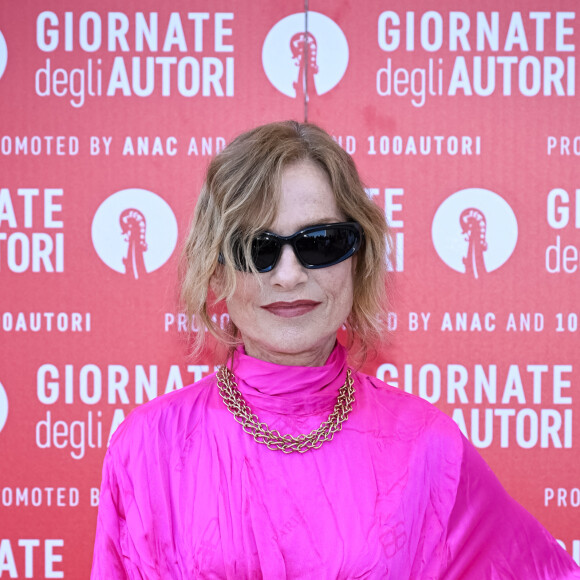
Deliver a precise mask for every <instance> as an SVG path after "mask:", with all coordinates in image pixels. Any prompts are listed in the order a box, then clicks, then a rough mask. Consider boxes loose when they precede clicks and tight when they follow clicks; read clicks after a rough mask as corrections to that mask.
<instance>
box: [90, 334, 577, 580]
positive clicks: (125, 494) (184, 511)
mask: <svg viewBox="0 0 580 580" xmlns="http://www.w3.org/2000/svg"><path fill="white" fill-rule="evenodd" d="M233 371H234V373H235V375H236V378H237V382H238V386H239V388H240V390H241V391H242V393H243V395H244V397H245V399H246V401H247V402H248V404H249V405H250V407H251V408H252V410H253V411H254V412H255V413H256V414H257V415H258V417H259V418H260V419H261V420H262V421H264V422H266V423H267V424H268V425H269V426H270V427H271V428H276V429H278V430H279V431H280V432H281V433H291V434H299V433H308V432H310V431H311V430H312V429H315V428H317V427H318V426H319V425H320V423H321V422H322V421H324V420H326V418H327V417H328V415H329V413H330V411H331V410H332V408H333V406H334V404H335V402H336V397H337V393H338V389H339V387H340V386H341V385H342V384H343V383H344V381H345V376H346V352H345V350H344V348H343V347H341V346H338V345H337V347H336V348H335V349H334V351H333V352H332V354H331V356H330V358H329V359H328V361H327V363H326V364H325V365H324V366H322V367H285V366H279V365H275V364H272V363H267V362H264V361H260V360H256V359H253V358H251V357H249V356H247V355H245V354H244V353H243V350H241V349H240V350H238V351H237V352H236V355H235V358H234V363H233ZM353 376H354V381H355V383H354V386H355V389H356V393H355V403H354V405H353V410H352V412H351V414H350V416H349V419H348V421H347V422H346V423H344V428H343V430H342V431H341V432H339V433H337V434H336V435H335V438H334V440H333V441H330V442H327V443H324V444H323V446H322V447H321V448H320V449H317V450H313V451H308V452H306V453H304V454H299V453H292V454H288V455H287V454H284V453H282V452H280V451H272V450H270V449H268V448H267V447H266V446H265V445H260V444H258V443H256V442H255V441H254V440H253V439H252V437H251V436H250V435H248V434H247V433H245V432H244V431H243V430H242V427H241V426H240V425H239V424H238V423H237V422H236V421H235V420H234V418H233V416H232V415H231V414H230V412H229V411H228V409H227V408H226V407H225V405H224V403H223V402H222V400H221V397H220V395H219V392H218V389H217V386H216V379H215V376H214V375H212V376H208V377H207V378H205V379H203V380H202V381H199V382H198V383H195V384H193V385H190V386H188V387H185V388H184V389H182V390H180V391H176V392H173V393H170V394H168V395H165V396H163V397H160V398H158V399H155V400H154V401H151V402H150V403H147V404H145V405H143V406H141V407H138V408H137V409H135V410H134V411H133V412H132V413H131V414H130V416H129V417H127V419H126V420H125V421H124V422H123V423H122V424H121V426H120V427H119V428H118V430H117V432H116V433H115V435H114V437H113V440H112V442H111V445H110V447H109V450H108V452H107V455H106V458H105V464H104V468H103V483H102V489H101V499H100V506H99V517H98V527H97V537H96V542H95V552H94V560H93V569H92V576H91V577H92V578H93V579H103V580H114V579H117V578H131V579H136V578H140V579H141V578H147V579H153V578H160V579H161V578H162V579H164V580H167V579H174V578H175V579H177V578H180V579H185V578H187V579H189V578H220V579H221V578H228V579H236V580H239V579H249V578H252V579H254V578H256V579H257V578H264V579H268V580H280V579H284V578H292V579H294V578H296V579H316V580H321V579H326V578H328V579H333V580H335V579H337V578H341V579H353V578H361V579H362V578H369V579H370V578H388V579H392V580H403V579H407V578H416V579H420V580H427V579H430V578H445V579H451V578H453V579H473V580H482V579H498V580H499V579H501V580H505V579H510V578H513V579H516V578H517V579H526V580H531V579H539V578H542V579H546V580H548V579H550V580H555V579H563V578H580V569H579V568H578V567H577V566H576V564H575V563H574V562H573V560H572V559H571V558H570V556H568V554H567V553H566V552H565V551H564V550H563V549H562V548H561V547H560V546H559V545H558V544H557V543H556V541H555V540H554V539H553V538H552V536H550V534H549V533H548V532H547V531H546V530H545V529H544V528H543V527H542V526H541V525H540V524H539V523H538V522H537V521H536V520H535V519H534V518H533V517H532V516H531V515H530V514H528V513H527V512H526V511H525V510H524V509H523V508H522V507H520V506H519V504H517V503H516V502H515V501H514V500H512V499H511V498H510V497H509V496H508V495H507V494H506V492H505V491H504V490H503V488H502V487H501V485H500V484H499V482H498V481H497V479H496V478H495V476H494V475H493V473H492V472H491V470H490V469H489V467H488V466H487V465H486V463H485V462H484V461H483V460H482V459H481V458H480V457H479V455H478V453H477V452H476V451H475V449H474V448H473V447H472V446H471V444H470V443H468V442H467V441H466V440H465V439H464V438H463V436H462V435H461V433H460V431H459V430H458V428H457V426H456V425H455V423H454V422H453V421H452V420H451V419H449V418H448V417H447V416H446V415H445V414H444V413H442V412H440V411H439V410H437V409H436V408H435V407H433V406H432V405H430V404H429V403H427V402H425V401H423V400H421V399H419V398H417V397H414V396H412V395H408V394H406V393H404V392H402V391H399V390H398V389H396V388H393V387H390V386H388V385H385V384H384V383H382V382H381V381H379V380H377V379H376V378H374V377H370V376H367V375H364V374H362V373H354V375H353Z"/></svg>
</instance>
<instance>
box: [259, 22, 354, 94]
mask: <svg viewBox="0 0 580 580" xmlns="http://www.w3.org/2000/svg"><path fill="white" fill-rule="evenodd" d="M347 65H348V42H347V41H346V37H345V36H344V34H343V32H342V30H341V29H340V28H339V26H338V25H337V24H336V23H335V22H334V21H333V20H331V19H330V18H328V16H325V15H324V14H320V13H319V12H308V16H306V14H305V13H304V12H298V13H296V14H291V15H290V16H286V18H283V19H282V20H280V21H279V22H278V23H277V24H275V25H274V26H273V27H272V28H271V30H270V32H268V35H267V36H266V40H264V45H263V47H262V66H263V67H264V72H265V73H266V76H267V77H268V79H269V81H270V82H271V83H272V84H273V85H274V87H276V88H277V89H278V90H279V91H280V92H281V93H284V94H285V95H287V96H288V97H293V98H304V97H305V96H306V95H312V94H317V95H323V94H324V93H327V92H328V91H330V90H331V89H333V88H334V87H335V86H336V85H337V84H338V83H339V82H340V79H342V77H343V76H344V73H345V72H346V67H347Z"/></svg>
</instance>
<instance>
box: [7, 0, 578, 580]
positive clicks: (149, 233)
mask: <svg viewBox="0 0 580 580" xmlns="http://www.w3.org/2000/svg"><path fill="white" fill-rule="evenodd" d="M161 6H162V5H161V3H159V2H153V1H151V0H141V1H140V2H123V3H119V2H113V1H112V0H101V1H99V2H94V1H92V0H77V1H74V2H73V1H71V0H52V1H51V0H48V1H43V2H40V1H38V0H27V1H23V2H18V3H16V2H3V3H2V4H1V6H0V103H1V105H2V106H1V111H0V115H1V120H2V122H1V125H0V361H1V362H0V458H1V466H2V467H1V470H0V578H2V579H4V578H71V579H76V578H87V577H88V575H89V571H90V566H91V559H92V543H93V539H94V528H95V522H96V514H97V507H98V503H99V485H100V478H101V464H102V460H103V457H104V454H105V450H106V447H107V443H108V441H109V438H110V436H111V434H112V433H113V432H114V430H115V429H116V428H117V426H118V425H119V423H120V422H121V421H122V420H123V419H124V417H126V416H127V414H128V413H129V412H130V410H131V409H132V408H134V407H135V406H136V405H139V404H141V403H144V402H146V401H148V400H150V399H152V398H154V397H156V396H159V395H162V394H164V393H167V392H170V391H173V390H175V389H180V388H182V387H183V386H184V385H188V384H190V383H192V382H195V381H197V380H199V379H200V378H202V377H204V376H206V375H207V374H208V373H211V372H213V371H214V367H215V365H216V364H218V363H219V362H220V361H219V360H217V358H216V357H215V355H213V354H212V352H211V350H208V351H207V352H205V353H204V354H203V355H201V356H200V357H198V358H195V359H193V358H191V357H188V335H189V333H197V332H204V329H203V328H200V326H199V325H198V324H197V322H196V320H190V319H188V318H187V317H186V316H185V315H184V314H183V313H182V312H180V309H179V307H178V305H177V304H178V303H177V298H176V297H177V291H178V290H177V264H178V258H179V253H180V247H181V244H182V242H183V239H184V236H185V232H186V230H187V227H188V223H189V219H190V215H191V212H192V210H193V208H194V206H195V203H196V200H197V195H198V191H199V189H200V186H201V183H202V179H203V173H204V170H205V168H206V167H207V164H208V162H209V160H210V159H211V157H212V156H213V155H215V154H216V153H217V152H219V151H220V150H221V149H222V148H223V147H224V146H225V145H226V144H227V143H228V142H229V141H230V140H231V139H232V138H233V137H234V136H235V135H237V134H238V133H240V132H242V131H244V130H246V129H249V128H251V127H253V126H255V125H258V124H261V123H265V122H269V121H274V120H282V119H290V118H291V119H297V120H305V119H307V120H308V121H311V122H314V123H317V124H320V125H321V126H323V127H324V128H326V129H327V130H328V131H329V132H330V133H331V134H332V135H333V136H334V137H335V138H336V140H337V141H338V142H339V143H340V145H341V146H342V147H344V148H345V149H346V150H347V151H348V152H349V153H350V154H351V155H352V156H353V158H354V159H355V161H356V163H357V165H358V167H359V169H360V171H361V174H362V176H363V179H364V181H365V183H366V185H367V187H368V194H369V195H370V196H372V198H373V199H374V200H375V202H376V203H377V204H378V205H379V206H380V207H381V208H384V211H385V214H386V216H387V218H388V220H389V222H390V224H391V226H392V228H393V248H394V250H393V253H392V255H391V257H390V261H389V268H390V270H392V272H393V280H394V288H393V296H392V298H391V299H392V304H393V306H392V311H391V313H390V315H389V319H388V325H389V330H390V334H389V336H388V337H385V338H386V339H388V341H387V342H385V344H384V345H379V346H378V349H377V354H376V356H374V357H373V358H372V359H369V360H367V362H366V364H365V366H364V369H363V370H364V371H365V372H367V373H369V374H372V375H376V376H378V377H379V378H380V379H383V380H385V381H387V382H390V383H391V384H394V385H396V386H397V387H398V388H400V389H404V390H405V391H407V392H411V393H414V394H416V395H418V396H420V397H423V398H425V399H427V400H428V401H430V402H431V403H433V404H435V405H437V406H438V407H439V408H441V409H442V410H443V411H444V412H446V413H448V414H449V415H450V416H451V417H452V418H453V419H454V420H455V421H456V422H457V423H458V425H459V426H460V427H461V429H462V431H463V432H464V433H465V435H466V436H467V437H468V438H469V439H470V440H471V441H472V443H473V444H474V445H475V446H476V447H477V448H478V449H479V451H480V452H481V454H482V455H483V456H484V458H485V459H486V460H487V461H488V463H489V464H490V465H491V466H492V468H493V469H494V471H495V472H496V473H497V475H498V477H499V478H500V480H501V481H502V483H503V484H504V485H505V487H506V488H507V489H508V491H509V492H510V493H511V494H512V495H513V496H514V497H515V498H516V499H517V500H518V501H519V502H520V503H522V504H523V505H524V506H525V507H526V508H527V509H528V510H530V511H531V512H532V513H533V514H534V515H535V516H536V517H537V518H538V519H539V520H540V521H541V522H542V523H543V524H544V525H545V526H546V527H547V528H548V529H549V531H550V532H551V533H552V534H553V535H554V536H555V537H556V538H557V539H559V540H560V541H561V542H562V544H563V545H564V547H565V548H566V550H568V551H569V552H570V553H571V554H572V555H573V557H574V558H575V559H576V561H577V562H579V561H580V462H579V461H578V450H579V449H580V407H579V405H580V393H579V392H578V391H579V389H580V361H579V359H578V351H579V348H578V347H580V340H579V338H580V330H579V328H578V327H579V317H580V300H579V298H580V291H579V289H580V284H579V282H580V255H579V252H580V235H579V234H580V171H579V169H578V168H579V167H580V97H579V94H578V93H579V91H580V70H579V63H578V55H579V51H580V15H578V14H577V12H576V10H577V8H578V4H577V2H576V1H575V0H557V1H553V0H550V1H548V0H541V1H540V0H525V1H524V0H518V1H515V0H510V1H508V2H505V1H500V0H497V1H495V0H494V1H492V0H478V1H474V2H469V3H459V4H458V3H453V2H445V1H443V2H441V1H438V2H434V1H428V0H425V1H423V2H404V1H403V0H392V1H390V2H385V1H383V0H367V1H365V2H362V3H361V2H350V1H348V0H311V1H310V3H309V6H308V7H307V8H305V5H304V2H303V1H298V0H291V1H290V0H289V1H286V2H280V3H277V2H251V1H249V0H248V1H244V0H212V1H209V0H188V1H185V0H170V1H169V2H166V3H163V7H161ZM227 319H228V317H227V313H225V314H223V315H221V317H220V323H221V324H227Z"/></svg>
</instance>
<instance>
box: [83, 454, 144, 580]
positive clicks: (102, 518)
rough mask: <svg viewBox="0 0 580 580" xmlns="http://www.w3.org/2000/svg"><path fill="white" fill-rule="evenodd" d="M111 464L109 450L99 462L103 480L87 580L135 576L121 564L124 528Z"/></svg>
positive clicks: (123, 516)
mask: <svg viewBox="0 0 580 580" xmlns="http://www.w3.org/2000/svg"><path fill="white" fill-rule="evenodd" d="M112 464H113V458H112V456H111V451H110V450H109V451H107V454H106V456H105V462H104V464H103V481H102V483H101V492H100V496H99V515H98V519H97V535H96V537H95V548H94V552H93V567H92V570H91V580H105V579H110V580H117V579H126V578H132V577H135V576H134V575H133V576H131V575H129V574H127V572H126V571H125V566H124V563H123V554H122V548H121V538H122V536H123V534H124V533H125V530H126V522H125V515H124V510H123V506H122V502H121V498H120V496H121V494H120V490H119V486H118V484H117V477H116V474H115V472H114V470H113V465H112ZM137 577H140V576H137Z"/></svg>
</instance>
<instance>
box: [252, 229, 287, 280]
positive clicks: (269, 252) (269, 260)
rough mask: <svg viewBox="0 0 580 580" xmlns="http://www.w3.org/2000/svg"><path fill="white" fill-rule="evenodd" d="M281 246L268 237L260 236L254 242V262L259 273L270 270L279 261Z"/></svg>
mask: <svg viewBox="0 0 580 580" xmlns="http://www.w3.org/2000/svg"><path fill="white" fill-rule="evenodd" d="M279 253H280V244H279V242H277V241H276V240H274V239H272V238H271V237H269V236H267V235H261V236H258V237H257V238H256V239H255V240H254V241H253V242H252V260H253V261H254V266H256V269H257V270H258V272H264V271H267V270H269V269H270V268H271V267H272V266H273V265H274V264H275V263H276V260H277V259H278V254H279Z"/></svg>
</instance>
